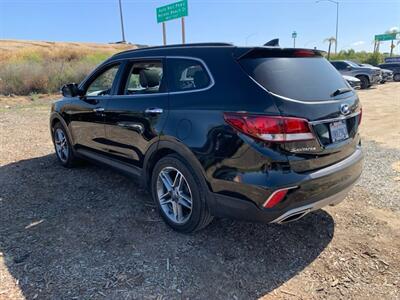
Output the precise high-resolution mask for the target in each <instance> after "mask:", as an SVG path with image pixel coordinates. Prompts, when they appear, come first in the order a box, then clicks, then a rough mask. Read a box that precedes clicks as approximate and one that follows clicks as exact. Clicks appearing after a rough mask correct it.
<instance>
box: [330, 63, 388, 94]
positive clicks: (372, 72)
mask: <svg viewBox="0 0 400 300" xmlns="http://www.w3.org/2000/svg"><path fill="white" fill-rule="evenodd" d="M331 64H332V65H333V66H334V67H335V68H336V69H337V70H338V71H339V72H340V73H341V74H342V75H349V76H353V77H356V78H358V79H360V81H361V88H362V89H366V88H369V87H370V86H371V85H374V84H378V83H379V82H380V81H381V76H380V73H381V72H380V70H379V69H375V68H370V67H361V66H359V65H358V64H356V63H355V62H352V61H349V60H335V61H331Z"/></svg>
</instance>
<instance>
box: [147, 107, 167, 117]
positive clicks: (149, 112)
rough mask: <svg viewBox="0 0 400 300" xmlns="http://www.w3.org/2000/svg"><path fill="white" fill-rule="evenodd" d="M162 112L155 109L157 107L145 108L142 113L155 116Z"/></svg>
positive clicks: (160, 109)
mask: <svg viewBox="0 0 400 300" xmlns="http://www.w3.org/2000/svg"><path fill="white" fill-rule="evenodd" d="M163 112H164V110H163V109H162V108H157V107H154V108H146V110H145V111H144V113H146V114H156V115H159V114H162V113H163Z"/></svg>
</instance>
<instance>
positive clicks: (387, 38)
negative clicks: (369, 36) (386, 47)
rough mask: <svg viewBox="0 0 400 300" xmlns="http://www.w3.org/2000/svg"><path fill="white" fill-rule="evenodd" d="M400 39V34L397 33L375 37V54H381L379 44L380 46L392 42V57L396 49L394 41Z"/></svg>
mask: <svg viewBox="0 0 400 300" xmlns="http://www.w3.org/2000/svg"><path fill="white" fill-rule="evenodd" d="M399 38H400V34H399V33H397V32H394V33H385V34H377V35H375V49H374V52H379V44H380V42H383V41H391V44H390V56H392V55H393V49H394V48H395V45H394V40H396V39H399Z"/></svg>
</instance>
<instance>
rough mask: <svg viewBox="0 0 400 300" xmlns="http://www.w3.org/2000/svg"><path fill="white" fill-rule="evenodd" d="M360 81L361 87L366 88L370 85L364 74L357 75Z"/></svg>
mask: <svg viewBox="0 0 400 300" xmlns="http://www.w3.org/2000/svg"><path fill="white" fill-rule="evenodd" d="M357 78H358V79H360V81H361V89H367V88H369V87H370V83H369V79H368V77H366V76H359V77H357Z"/></svg>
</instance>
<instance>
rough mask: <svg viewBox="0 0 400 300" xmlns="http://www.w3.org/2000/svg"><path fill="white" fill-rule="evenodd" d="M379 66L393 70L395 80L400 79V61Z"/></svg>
mask: <svg viewBox="0 0 400 300" xmlns="http://www.w3.org/2000/svg"><path fill="white" fill-rule="evenodd" d="M378 67H379V68H382V69H387V70H390V71H392V72H393V80H394V81H400V63H396V62H393V63H384V64H380V65H378Z"/></svg>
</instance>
